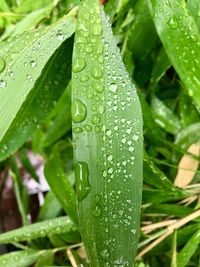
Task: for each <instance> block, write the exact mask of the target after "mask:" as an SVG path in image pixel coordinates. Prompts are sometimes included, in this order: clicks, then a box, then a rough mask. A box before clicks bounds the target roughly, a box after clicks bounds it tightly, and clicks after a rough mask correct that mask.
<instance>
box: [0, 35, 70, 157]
mask: <svg viewBox="0 0 200 267" xmlns="http://www.w3.org/2000/svg"><path fill="white" fill-rule="evenodd" d="M71 48H72V40H69V41H67V42H65V43H64V44H63V45H62V46H61V47H60V48H59V49H58V50H57V51H56V52H55V53H54V55H53V56H52V57H51V59H50V60H49V62H48V64H47V65H46V66H45V68H44V69H43V71H42V74H41V77H40V78H39V79H38V80H37V82H36V84H35V86H34V88H33V90H32V91H31V92H30V93H29V96H28V97H27V99H26V101H25V102H24V103H23V105H22V106H21V109H20V110H19V111H18V113H17V116H16V117H15V119H14V120H13V121H12V124H11V126H10V128H9V129H8V131H7V133H6V134H5V136H4V138H3V140H2V141H1V142H0V147H2V149H1V150H0V160H3V159H5V158H6V157H7V156H9V155H10V153H12V152H13V151H15V150H16V149H17V148H18V147H20V146H21V145H22V144H23V143H24V142H25V141H26V139H27V138H28V137H29V136H30V135H31V134H32V133H33V132H34V131H35V129H36V128H37V126H38V124H39V123H41V121H42V120H44V119H45V118H46V117H47V115H48V114H49V112H50V111H51V110H52V109H53V107H54V105H55V102H56V101H57V100H58V99H59V97H60V96H61V94H62V93H63V91H64V90H65V88H66V86H67V84H68V82H69V80H70V75H71V74H70V71H71V69H70V66H71V55H70V53H68V54H66V49H69V51H70V50H71ZM63 57H66V61H65V62H64V63H63ZM63 73H65V75H63ZM52 84H53V86H52ZM38 109H39V110H40V112H38Z"/></svg>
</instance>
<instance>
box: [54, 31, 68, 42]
mask: <svg viewBox="0 0 200 267" xmlns="http://www.w3.org/2000/svg"><path fill="white" fill-rule="evenodd" d="M56 37H57V38H58V40H60V41H63V40H65V38H66V34H65V33H63V32H62V31H61V30H58V31H57V33H56Z"/></svg>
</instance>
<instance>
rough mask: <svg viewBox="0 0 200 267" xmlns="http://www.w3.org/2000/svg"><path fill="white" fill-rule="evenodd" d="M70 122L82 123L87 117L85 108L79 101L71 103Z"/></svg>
mask: <svg viewBox="0 0 200 267" xmlns="http://www.w3.org/2000/svg"><path fill="white" fill-rule="evenodd" d="M71 109H72V120H73V122H75V123H78V122H82V121H84V120H85V118H86V116H87V108H86V106H85V104H83V102H81V100H79V99H75V100H74V101H73V102H72V108H71Z"/></svg>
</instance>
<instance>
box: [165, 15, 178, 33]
mask: <svg viewBox="0 0 200 267" xmlns="http://www.w3.org/2000/svg"><path fill="white" fill-rule="evenodd" d="M167 24H168V26H169V27H170V28H171V29H172V30H175V29H176V28H177V26H178V22H177V20H176V18H175V17H174V16H172V17H170V18H169V20H168V21H167Z"/></svg>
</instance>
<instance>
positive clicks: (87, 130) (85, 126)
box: [84, 124, 92, 132]
mask: <svg viewBox="0 0 200 267" xmlns="http://www.w3.org/2000/svg"><path fill="white" fill-rule="evenodd" d="M84 129H85V130H86V132H91V131H92V126H91V125H89V124H85V125H84Z"/></svg>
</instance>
